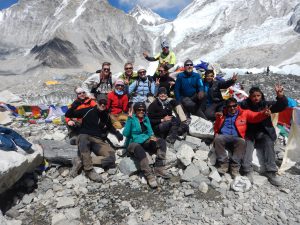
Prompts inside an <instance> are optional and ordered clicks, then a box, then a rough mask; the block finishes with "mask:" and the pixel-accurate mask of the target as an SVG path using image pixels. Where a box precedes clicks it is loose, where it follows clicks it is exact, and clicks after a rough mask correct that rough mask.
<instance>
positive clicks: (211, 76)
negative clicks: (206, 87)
mask: <svg viewBox="0 0 300 225" xmlns="http://www.w3.org/2000/svg"><path fill="white" fill-rule="evenodd" d="M213 80H214V74H213V73H209V74H207V75H205V81H206V82H208V83H210V82H212V81H213Z"/></svg>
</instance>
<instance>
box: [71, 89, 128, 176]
mask: <svg viewBox="0 0 300 225" xmlns="http://www.w3.org/2000/svg"><path fill="white" fill-rule="evenodd" d="M77 104H79V102H76V101H75V102H74V103H73V104H72V106H71V108H70V109H69V110H68V111H67V112H66V116H67V117H71V118H82V125H81V127H80V130H79V136H78V152H79V156H80V160H81V162H78V164H77V165H75V168H77V170H75V171H73V175H75V174H74V173H76V172H77V173H78V171H79V169H80V167H81V166H83V169H84V171H85V175H86V176H87V177H88V178H89V179H91V180H93V181H96V182H101V181H102V179H101V176H100V175H99V174H97V173H96V171H95V170H94V169H93V162H92V157H91V152H94V153H95V155H97V156H102V159H101V162H99V164H100V165H101V166H102V167H103V168H111V167H115V160H116V158H115V151H114V150H113V149H112V148H111V147H110V145H109V144H108V143H107V142H106V139H107V133H108V132H111V133H112V134H114V135H115V136H116V137H117V139H118V140H119V141H121V140H123V136H122V134H121V133H120V132H118V131H117V130H116V129H115V128H114V127H113V125H112V122H111V120H110V117H109V115H108V112H107V110H106V104H107V100H106V96H105V95H103V96H101V97H99V98H98V102H97V105H96V106H94V107H90V108H84V109H79V110H75V109H76V108H77ZM73 167H74V165H73ZM76 175H77V174H76Z"/></svg>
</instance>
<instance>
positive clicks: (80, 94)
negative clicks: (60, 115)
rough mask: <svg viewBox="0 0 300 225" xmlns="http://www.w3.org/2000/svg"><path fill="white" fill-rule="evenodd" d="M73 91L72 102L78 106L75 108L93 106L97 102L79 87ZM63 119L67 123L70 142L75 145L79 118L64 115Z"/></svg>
mask: <svg viewBox="0 0 300 225" xmlns="http://www.w3.org/2000/svg"><path fill="white" fill-rule="evenodd" d="M75 93H76V96H77V98H76V99H75V101H74V102H76V103H78V107H77V108H76V110H79V109H84V108H90V107H94V106H95V105H96V104H97V103H96V101H95V100H94V99H91V98H89V97H87V95H86V92H85V91H84V90H83V89H82V88H81V87H76V88H75ZM74 102H73V103H74ZM79 103H80V104H79ZM65 120H66V123H67V128H68V135H69V139H70V144H71V145H76V144H77V137H78V134H79V129H80V126H81V119H77V118H68V117H66V118H65Z"/></svg>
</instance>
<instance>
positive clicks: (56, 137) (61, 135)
mask: <svg viewBox="0 0 300 225" xmlns="http://www.w3.org/2000/svg"><path fill="white" fill-rule="evenodd" d="M65 138H66V134H65V133H61V132H55V133H54V134H53V135H52V139H53V140H55V141H62V140H64V139H65ZM50 140H51V139H50Z"/></svg>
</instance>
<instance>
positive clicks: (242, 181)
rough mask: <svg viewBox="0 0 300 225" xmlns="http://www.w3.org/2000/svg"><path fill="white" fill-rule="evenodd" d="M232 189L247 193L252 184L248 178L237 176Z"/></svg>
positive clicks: (231, 185)
mask: <svg viewBox="0 0 300 225" xmlns="http://www.w3.org/2000/svg"><path fill="white" fill-rule="evenodd" d="M230 187H231V188H232V190H234V191H236V192H247V191H249V190H250V188H251V182H250V180H249V179H248V178H247V177H242V176H237V177H236V178H235V179H234V180H233V181H232V183H231V184H230Z"/></svg>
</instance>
